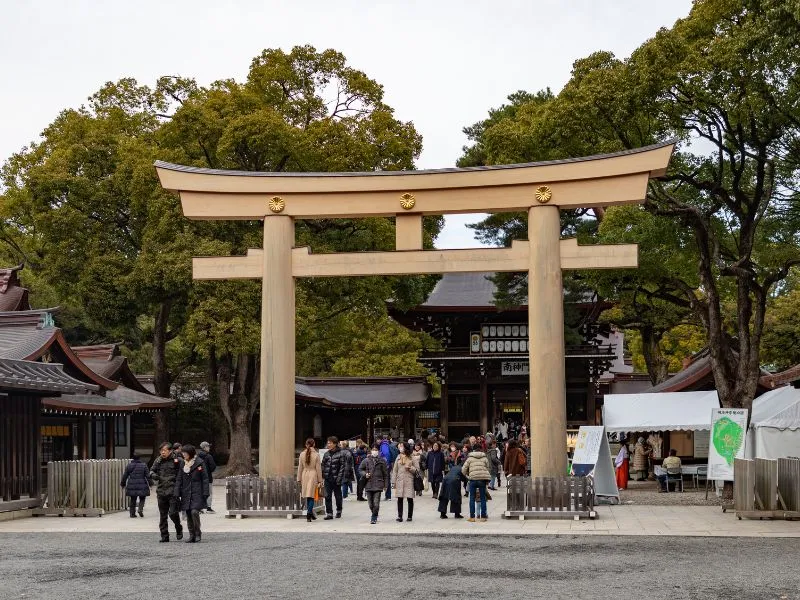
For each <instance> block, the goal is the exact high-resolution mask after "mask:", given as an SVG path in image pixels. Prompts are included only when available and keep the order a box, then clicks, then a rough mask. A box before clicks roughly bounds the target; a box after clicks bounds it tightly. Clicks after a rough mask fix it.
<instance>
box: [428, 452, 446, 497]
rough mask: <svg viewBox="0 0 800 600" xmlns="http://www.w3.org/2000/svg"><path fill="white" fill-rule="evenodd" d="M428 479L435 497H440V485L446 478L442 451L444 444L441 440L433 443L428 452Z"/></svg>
mask: <svg viewBox="0 0 800 600" xmlns="http://www.w3.org/2000/svg"><path fill="white" fill-rule="evenodd" d="M427 465H428V481H429V482H430V484H431V487H432V488H433V497H434V498H438V497H439V486H441V485H442V479H444V454H443V453H442V445H441V444H440V443H439V442H434V443H433V448H432V450H431V451H430V452H428V460H427Z"/></svg>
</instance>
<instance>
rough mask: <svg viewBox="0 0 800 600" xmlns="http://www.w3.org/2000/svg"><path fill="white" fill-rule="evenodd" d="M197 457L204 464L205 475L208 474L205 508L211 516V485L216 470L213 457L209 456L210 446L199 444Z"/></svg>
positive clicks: (205, 443) (204, 443)
mask: <svg viewBox="0 0 800 600" xmlns="http://www.w3.org/2000/svg"><path fill="white" fill-rule="evenodd" d="M197 456H199V457H200V458H201V459H202V460H203V462H204V463H206V473H207V474H208V505H207V506H206V512H210V513H212V514H213V512H214V509H213V508H211V497H212V495H213V490H212V489H211V484H212V483H214V469H216V468H217V462H216V461H215V460H214V457H213V456H211V444H209V443H208V442H200V450H199V452H198V453H197Z"/></svg>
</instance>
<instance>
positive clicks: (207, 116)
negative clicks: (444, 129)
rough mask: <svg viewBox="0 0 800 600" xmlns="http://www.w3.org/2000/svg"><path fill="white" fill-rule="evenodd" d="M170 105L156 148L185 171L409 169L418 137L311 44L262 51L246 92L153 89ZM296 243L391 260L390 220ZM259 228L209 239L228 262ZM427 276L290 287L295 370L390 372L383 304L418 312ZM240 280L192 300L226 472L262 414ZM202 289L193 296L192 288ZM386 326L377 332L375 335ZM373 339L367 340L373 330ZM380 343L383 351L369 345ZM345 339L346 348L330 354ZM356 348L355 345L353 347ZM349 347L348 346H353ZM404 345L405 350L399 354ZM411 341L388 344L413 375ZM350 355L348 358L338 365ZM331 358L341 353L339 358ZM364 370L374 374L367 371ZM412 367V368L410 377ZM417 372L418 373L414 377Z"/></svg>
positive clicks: (239, 462) (252, 322) (248, 289)
mask: <svg viewBox="0 0 800 600" xmlns="http://www.w3.org/2000/svg"><path fill="white" fill-rule="evenodd" d="M160 85H161V87H162V88H164V89H170V88H171V93H170V96H171V98H173V100H174V101H175V102H177V104H178V108H177V110H176V111H175V112H174V114H172V115H171V116H170V118H169V122H168V123H166V124H165V125H164V126H163V127H162V129H161V131H160V136H161V139H162V140H163V143H164V144H165V145H167V146H169V147H171V148H178V149H180V151H181V153H182V157H181V158H180V161H181V162H185V163H188V164H193V165H198V166H205V167H213V168H222V169H239V170H248V171H273V172H282V171H315V172H324V171H373V170H401V169H413V168H414V159H415V158H416V157H417V156H418V154H419V152H420V150H421V138H420V136H419V134H418V133H417V132H416V130H415V129H414V126H413V125H412V124H411V123H404V122H401V121H399V120H397V119H396V118H395V117H394V115H393V111H392V109H391V108H390V107H389V106H387V105H386V104H385V103H384V102H383V89H382V87H381V86H380V85H379V84H378V83H376V82H375V81H374V80H372V79H370V78H369V77H367V76H366V74H364V73H363V72H361V71H358V70H356V69H354V68H352V67H350V66H349V65H348V64H347V62H346V60H345V58H344V56H343V55H342V54H340V53H338V52H335V51H333V50H325V51H323V52H318V51H317V50H315V49H314V48H312V47H310V46H302V47H296V48H294V49H292V51H291V52H284V51H282V50H265V51H264V52H263V53H261V54H260V55H259V56H257V57H256V58H255V59H253V61H252V64H251V66H250V71H249V73H248V76H247V79H246V80H245V81H244V82H241V83H239V82H235V81H233V80H224V81H218V82H215V83H213V84H211V85H210V86H209V87H207V88H205V87H197V86H195V85H194V84H193V83H191V82H187V81H185V80H169V79H164V80H162V81H161V84H160ZM440 227H441V220H440V219H426V221H425V242H426V244H427V245H428V246H430V245H431V244H432V240H433V237H434V236H435V234H436V233H437V232H438V230H439V228H440ZM295 229H296V244H297V245H300V246H303V245H307V246H310V247H311V249H312V251H314V252H331V251H340V252H348V251H359V250H389V249H392V248H393V247H394V224H393V222H392V221H391V220H389V219H382V218H381V219H378V218H372V219H359V220H332V219H317V220H304V221H298V222H297V223H296V228H295ZM261 235H262V233H261V226H260V224H259V223H257V222H240V223H226V224H219V225H218V226H217V228H216V236H217V238H218V239H219V240H220V241H221V242H223V243H224V244H225V245H226V246H227V248H228V250H229V251H230V252H232V253H244V251H245V250H246V249H247V248H248V247H260V245H261ZM430 287H431V280H430V278H424V277H423V278H379V277H370V278H316V279H303V280H299V281H298V286H297V312H298V320H297V323H298V331H297V354H298V359H297V364H298V368H299V371H300V373H301V374H303V375H320V374H329V373H336V374H363V372H364V371H365V370H371V371H372V372H374V373H381V372H384V371H385V365H381V363H390V364H391V363H392V361H391V360H390V359H388V358H387V357H385V355H383V354H382V353H383V352H385V351H386V350H387V349H389V351H393V350H392V347H393V346H392V344H393V343H396V342H397V341H398V340H397V339H395V340H392V339H391V336H389V335H387V331H392V330H393V328H394V331H395V333H396V332H397V326H396V324H393V323H392V322H391V321H389V319H388V317H387V316H386V306H385V302H386V300H387V299H389V298H393V299H394V300H395V301H396V302H398V304H399V305H411V304H416V303H418V302H420V301H421V300H422V299H423V298H424V296H425V294H426V293H427V292H428V291H429V290H430ZM257 288H258V286H257V285H256V286H254V285H251V284H250V283H247V282H244V283H243V282H224V283H209V284H204V285H203V286H202V290H203V292H202V293H198V294H196V295H195V305H194V312H193V315H192V319H191V321H190V327H189V329H188V335H189V338H190V339H191V340H192V341H193V342H194V344H195V345H196V346H197V347H198V348H199V349H200V351H201V352H202V353H203V354H204V356H206V357H207V358H208V361H209V365H210V368H209V370H208V373H209V377H210V388H211V389H212V390H215V394H216V395H217V398H218V399H219V401H220V404H221V407H222V412H223V414H224V415H225V418H226V419H227V421H228V423H229V425H230V430H231V454H230V459H229V470H230V471H232V472H246V471H249V470H250V469H251V462H250V460H251V459H250V424H251V421H252V417H253V415H254V413H255V410H256V408H257V404H258V388H259V386H258V377H259V364H258V339H257V335H256V332H257V323H258V322H259V321H260V319H259V317H258V315H259V311H260V294H259V293H258V289H257ZM198 289H199V288H198ZM376 322H378V323H381V324H383V325H382V327H380V328H375V327H374V326H373V325H374V324H375V323H376ZM374 329H375V330H376V331H374V332H373V330H374ZM374 334H377V335H378V336H379V337H378V340H379V341H380V340H383V342H384V343H377V344H375V343H371V342H369V341H368V340H369V339H370V337H371V336H372V335H374ZM347 335H349V336H350V338H351V341H350V344H349V345H346V346H344V347H342V346H341V345H338V344H339V343H340V342H341V341H342V339H343V337H344V336H347ZM357 336H360V339H361V340H362V341H361V343H360V344H356V343H354V342H356V341H357V340H358V337H357ZM352 338H355V339H352ZM400 346H402V347H400ZM413 346H414V344H413V341H411V340H409V341H408V343H406V344H405V345H402V344H401V345H399V346H398V345H395V346H394V349H395V350H396V351H398V352H399V353H400V355H401V356H406V358H405V359H402V358H401V359H399V362H398V363H395V364H396V366H398V368H408V369H411V368H412V365H411V364H410V362H411V361H409V360H408V356H410V355H411V354H412V353H413V352H414V348H413ZM347 348H350V349H351V351H352V355H351V356H350V357H349V358H348V356H347V355H341V354H340V353H342V351H343V350H346V349H347ZM337 353H338V355H337ZM370 362H372V363H373V365H372V368H369V367H368V366H367V364H368V363H370ZM416 369H418V367H417V368H416ZM416 369H415V370H416Z"/></svg>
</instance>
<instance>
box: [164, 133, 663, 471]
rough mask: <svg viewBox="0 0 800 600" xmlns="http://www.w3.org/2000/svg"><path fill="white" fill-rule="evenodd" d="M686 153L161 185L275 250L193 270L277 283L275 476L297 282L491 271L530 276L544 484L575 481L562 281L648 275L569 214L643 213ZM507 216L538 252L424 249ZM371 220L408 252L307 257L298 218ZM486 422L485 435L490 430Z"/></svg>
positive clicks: (263, 414) (269, 380)
mask: <svg viewBox="0 0 800 600" xmlns="http://www.w3.org/2000/svg"><path fill="white" fill-rule="evenodd" d="M673 148H674V143H673V142H669V143H664V144H658V145H654V146H649V147H646V148H639V149H635V150H629V151H625V152H619V153H615V154H608V155H598V156H590V157H586V158H577V159H568V160H559V161H548V162H541V163H529V164H521V165H501V166H492V167H476V168H469V169H438V170H431V171H402V172H374V173H251V172H242V171H218V170H213V169H198V168H195V167H186V166H181V165H173V164H169V163H163V162H157V163H156V165H155V166H156V169H157V171H158V176H159V178H160V180H161V184H162V185H163V186H164V188H166V189H168V190H173V191H176V192H178V193H179V194H180V198H181V204H182V207H183V212H184V215H185V216H187V217H189V218H191V219H238V220H263V221H264V246H263V249H253V250H249V251H248V253H247V255H246V256H232V257H204V258H195V259H194V260H193V275H194V278H195V279H232V278H233V279H241V278H245V279H257V278H262V279H263V285H262V290H263V291H262V334H261V411H260V419H261V421H260V432H261V441H260V444H261V445H260V448H259V468H260V474H261V476H262V477H266V476H277V475H291V473H292V465H293V461H294V447H293V446H294V444H293V440H292V439H291V437H292V436H293V434H294V394H293V392H292V390H293V384H294V375H295V374H294V362H295V361H294V352H295V340H294V336H295V328H294V317H295V315H294V310H295V304H294V279H295V278H298V277H352V276H369V275H412V274H427V273H453V272H485V271H488V272H498V271H509V272H511V271H513V272H527V273H528V299H529V310H528V314H529V339H530V343H529V359H530V365H531V367H530V382H531V389H530V420H531V434H532V435H531V452H532V456H533V459H532V465H533V472H534V475H536V476H560V475H563V474H564V473H565V472H566V453H565V451H564V439H565V436H566V408H565V381H564V339H563V331H562V329H563V296H562V286H561V271H562V270H564V269H606V268H632V267H636V266H637V247H636V245H635V244H620V245H611V246H605V245H601V246H579V245H578V244H577V241H576V240H560V239H559V235H560V219H559V210H560V209H571V208H577V207H608V206H614V205H617V204H627V203H634V202H641V201H643V200H644V198H645V194H646V192H647V183H648V181H649V180H650V178H652V177H659V176H662V175H664V173H665V172H666V169H667V166H668V163H669V159H670V156H671V155H672V151H673ZM503 211H506V212H507V211H526V212H527V213H528V221H529V236H528V237H529V240H528V241H515V242H514V243H512V245H511V247H510V248H481V249H470V250H423V249H422V243H423V235H422V217H423V216H424V215H441V214H452V213H473V212H481V213H483V212H503ZM364 217H391V218H394V219H395V227H396V229H395V232H396V233H395V236H396V237H395V248H396V250H395V251H392V252H355V253H333V254H312V253H311V252H310V250H309V249H308V248H294V247H293V246H294V227H293V220H294V219H298V218H299V219H321V218H340V219H345V218H346V219H350V218H364ZM443 387H444V388H445V391H443V399H442V401H443V404H444V406H443V407H442V422H443V423H446V422H447V407H446V402H447V400H446V397H447V392H446V386H443ZM482 402H483V401H482ZM482 406H483V404H482ZM481 410H482V416H481V423H480V425H481V426H482V427H488V425H487V424H486V422H485V421H487V418H488V417H487V416H486V415H484V414H483V413H484V412H485V411H483V408H482V409H481Z"/></svg>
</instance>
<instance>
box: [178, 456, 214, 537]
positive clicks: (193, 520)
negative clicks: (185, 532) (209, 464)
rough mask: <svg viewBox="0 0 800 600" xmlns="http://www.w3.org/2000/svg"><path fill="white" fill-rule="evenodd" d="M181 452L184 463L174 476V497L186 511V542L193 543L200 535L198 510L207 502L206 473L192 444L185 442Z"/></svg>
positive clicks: (203, 464)
mask: <svg viewBox="0 0 800 600" xmlns="http://www.w3.org/2000/svg"><path fill="white" fill-rule="evenodd" d="M181 453H182V454H183V460H184V464H183V468H182V469H181V470H180V471H178V476H177V477H176V478H175V497H176V498H179V499H180V503H181V510H184V511H186V525H188V527H189V539H188V540H186V542H187V543H191V544H193V543H194V542H199V541H200V539H201V537H202V532H201V531H200V511H201V510H203V509H204V508H205V507H206V505H207V504H208V492H209V489H208V487H209V486H208V473H207V472H206V465H205V463H204V462H203V461H202V460H201V459H200V458H199V457H198V456H197V451H196V450H195V449H194V446H192V445H191V444H186V445H185V446H184V447H183V448H181Z"/></svg>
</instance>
